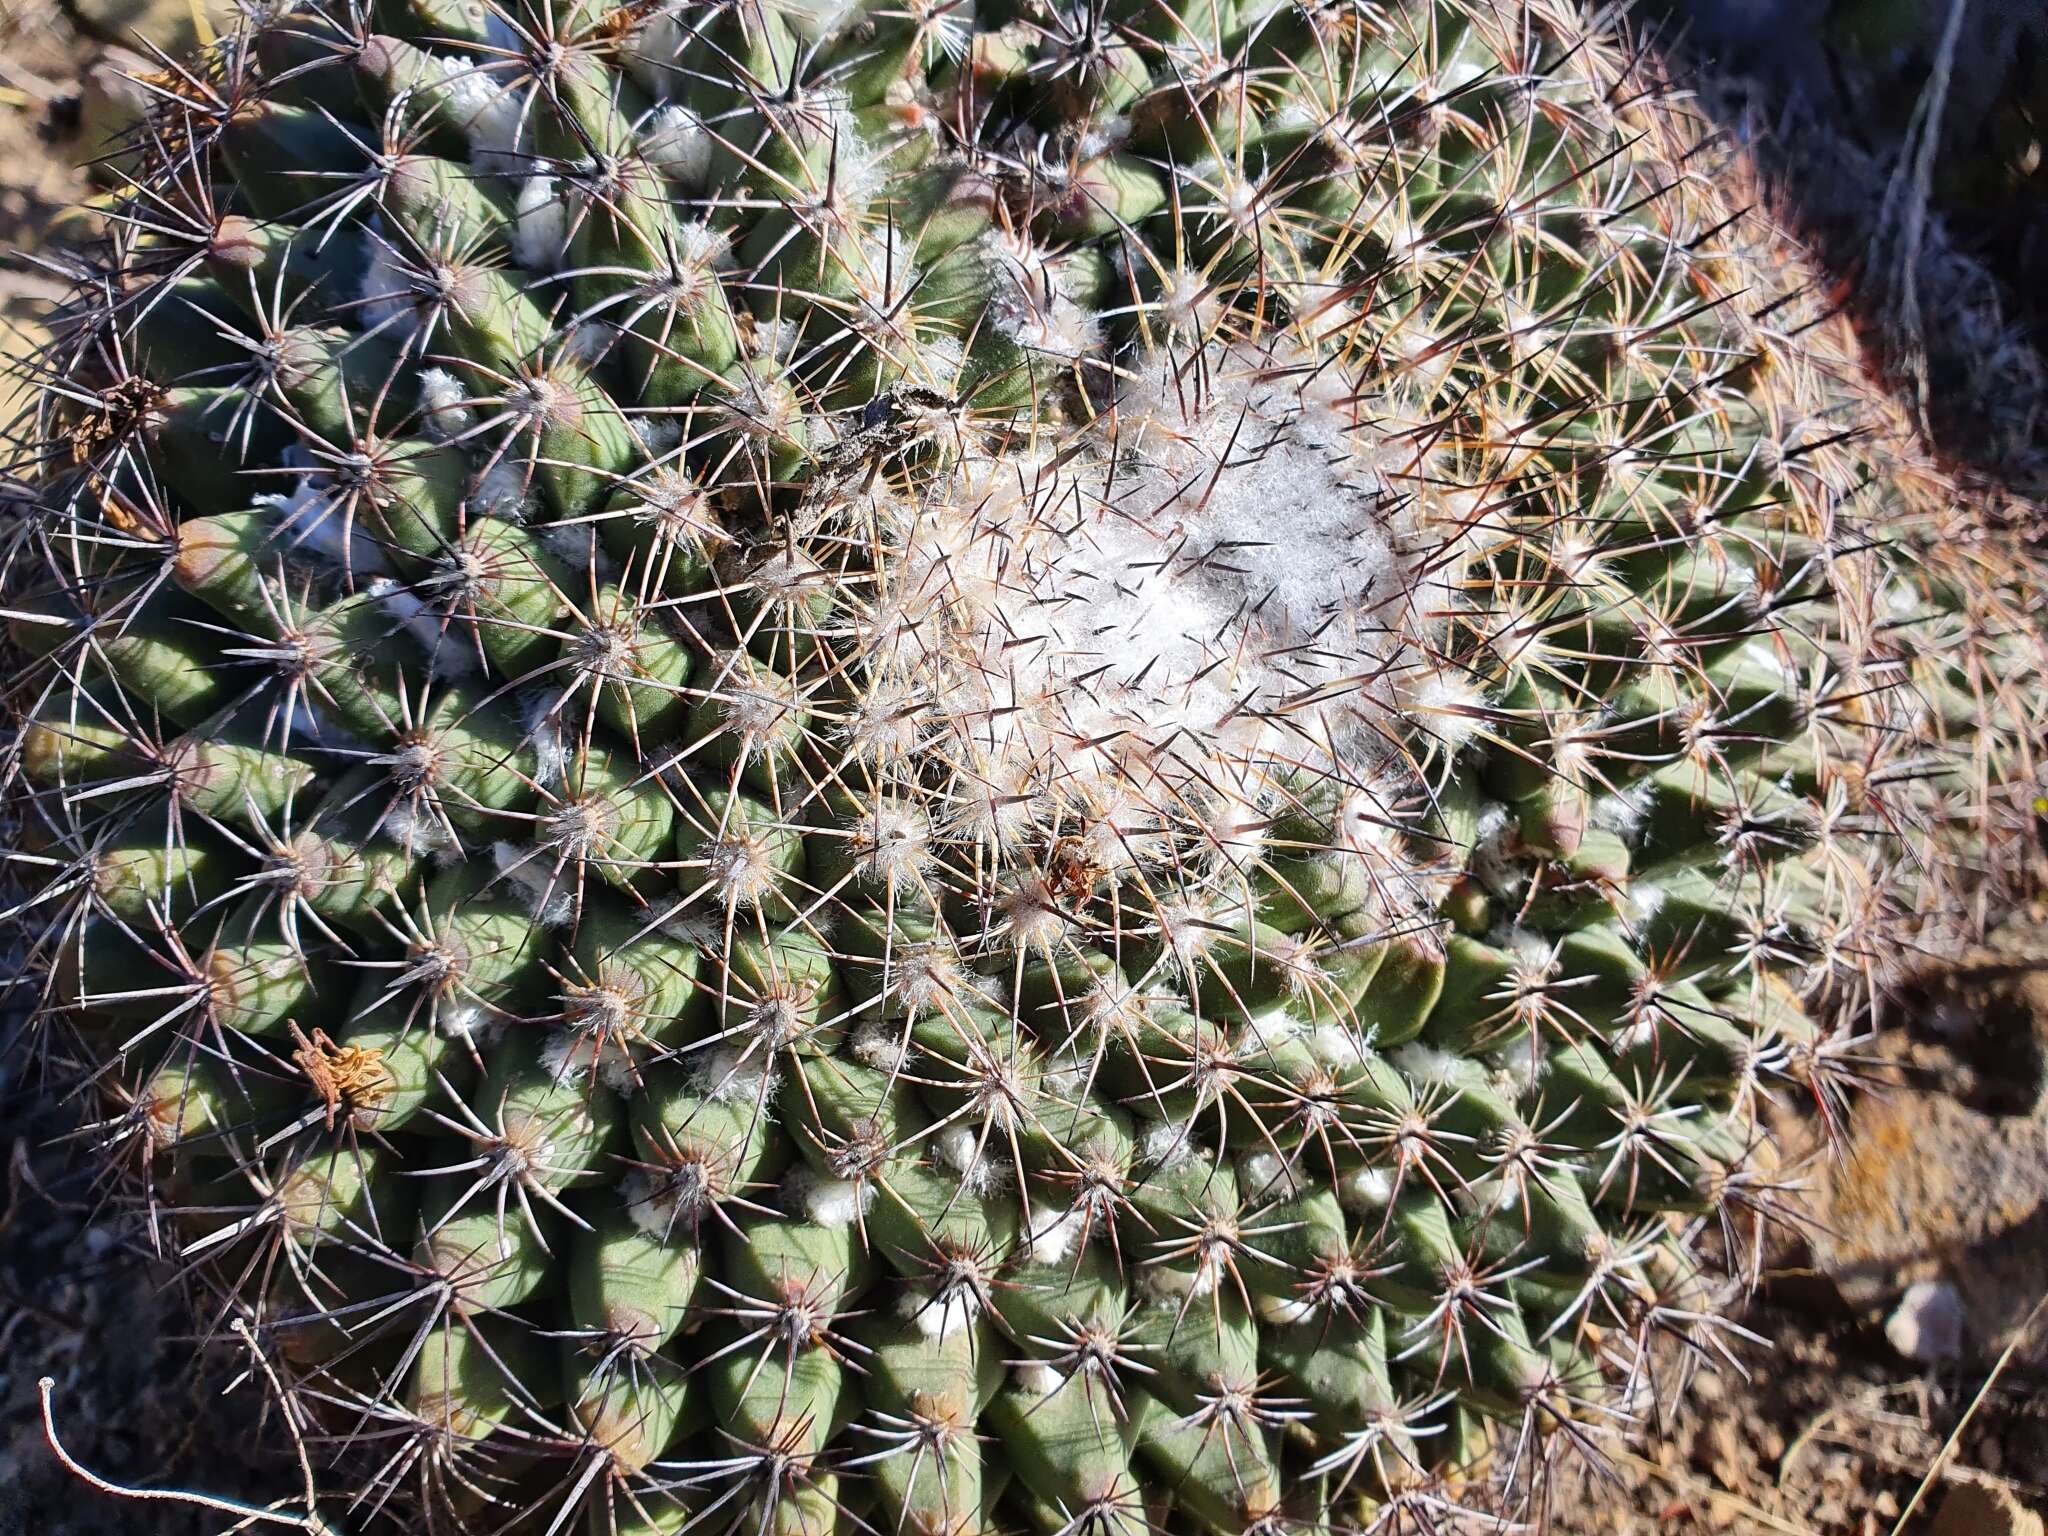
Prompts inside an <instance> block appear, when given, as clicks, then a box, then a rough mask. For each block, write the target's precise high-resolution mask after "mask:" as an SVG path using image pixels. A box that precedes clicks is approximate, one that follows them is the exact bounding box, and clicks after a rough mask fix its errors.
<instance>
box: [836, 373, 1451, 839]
mask: <svg viewBox="0 0 2048 1536" xmlns="http://www.w3.org/2000/svg"><path fill="white" fill-rule="evenodd" d="M1358 394H1359V386H1358V384H1357V383H1356V381H1355V380H1354V379H1353V378H1351V377H1350V376H1349V375H1348V374H1347V373H1346V372H1345V371H1343V370H1341V369H1339V368H1337V367H1334V366H1328V365H1325V364H1322V363H1319V362H1318V361H1317V360H1316V359H1315V358H1314V357H1312V356H1310V355H1309V354H1307V353H1306V352H1299V351H1293V350H1285V351H1272V350H1268V351H1254V350H1252V349H1251V348H1249V347H1245V346H1241V345H1225V344H1212V345H1211V346H1209V347H1207V348H1206V349H1204V350H1202V351H1199V352H1197V353H1195V354H1193V355H1192V356H1178V357H1175V356H1169V355H1166V354H1160V355H1157V356H1154V357H1152V358H1150V359H1148V360H1146V361H1144V362H1143V363H1141V364H1140V365H1139V366H1138V367H1137V368H1136V369H1135V370H1134V371H1132V372H1131V373H1130V374H1129V376H1128V377H1126V378H1125V379H1124V380H1123V383H1122V388H1121V390H1120V392H1118V393H1117V394H1116V396H1115V398H1114V399H1113V401H1112V402H1111V403H1110V405H1109V406H1108V408H1107V409H1105V410H1104V411H1103V412H1102V413H1101V414H1100V415H1099V416H1098V417H1097V418H1096V420H1095V421H1094V423H1093V424H1092V425H1091V426H1090V427H1089V428H1087V429H1086V430H1085V432H1084V433H1083V435H1082V437H1081V439H1080V441H1079V444H1078V451H1068V452H1065V453H1062V454H1059V455H1058V456H1052V455H1050V454H1048V453H1047V452H1046V447H1047V446H1050V445H1049V444H1048V445H1042V446H1039V447H1037V448H1036V449H1035V451H1034V449H1033V448H1032V447H1031V446H1030V445H1025V446H1023V447H1020V446H1019V445H1018V444H1016V443H1014V442H1011V443H1006V444H1004V445H1003V446H1002V448H1001V449H1000V451H998V452H995V453H992V454H987V455H982V454H977V453H975V452H972V451H970V452H969V453H968V454H966V455H965V456H963V458H962V459H961V461H960V462H959V463H958V464H957V466H956V467H955V469H954V470H953V472H952V473H950V474H949V475H948V476H946V477H943V478H942V479H941V480H940V481H939V483H938V484H937V485H936V486H935V487H934V488H933V489H932V490H931V491H930V492H928V493H927V494H926V495H924V496H922V497H921V498H919V499H918V500H916V501H915V502H893V503H892V502H889V501H887V500H881V501H878V502H877V503H876V507H877V515H878V516H879V517H881V518H882V519H883V520H884V521H885V522H890V521H893V522H894V523H895V524H896V525H897V526H896V529H895V535H896V538H897V541H898V547H897V548H896V549H895V550H894V551H893V553H892V556H891V558H890V559H889V560H888V561H887V562H886V564H885V569H884V570H883V572H882V573H881V579H880V581H879V583H878V586H877V590H876V594H875V597H874V599H873V601H872V604H871V606H870V610H869V612H868V613H867V615H866V616H865V622H864V624H863V626H862V636H861V638H862V642H863V644H864V646H865V649H866V651H867V660H868V662H869V665H870V669H871V671H872V672H873V673H874V674H875V675H876V676H877V677H878V679H879V680H880V683H879V685H880V686H882V687H884V688H887V687H889V686H890V684H891V681H892V680H894V681H896V682H900V683H901V684H902V685H903V686H904V688H906V689H912V690H919V689H921V690H924V691H925V692H926V693H927V694H928V695H929V696H930V702H931V703H932V705H933V708H932V709H931V711H930V712H929V718H931V719H933V720H936V721H939V722H942V723H941V724H940V725H938V726H937V727H936V729H937V730H938V731H939V732H940V733H942V739H941V740H940V741H939V742H937V743H934V745H935V746H937V747H938V748H939V749H940V750H943V751H946V752H949V753H951V754H952V756H953V760H954V762H955V765H956V768H957V771H958V780H959V783H960V784H961V785H962V786H963V787H962V790H961V796H962V798H963V800H966V801H970V802H973V801H979V802H981V803H982V804H983V806H984V807H985V810H984V813H983V817H982V819H983V821H984V825H983V827H982V828H981V831H982V832H983V833H984V835H987V834H993V835H995V836H997V837H999V838H1000V837H1003V836H1006V835H1010V834H1013V833H1015V832H1017V831H1019V830H1021V829H1022V827H1023V826H1024V825H1025V824H1026V822H1027V821H1030V820H1035V819H1036V818H1039V817H1043V816H1046V814H1047V813H1046V810H1045V807H1047V806H1050V807H1051V811H1050V817H1049V819H1050V821H1051V822H1052V823H1053V824H1056V825H1057V826H1058V829H1059V830H1060V831H1062V832H1071V833H1076V834H1082V835H1086V834H1088V833H1091V832H1099V833H1102V834H1103V835H1101V836H1096V837H1092V838H1090V839H1089V849H1090V853H1091V856H1093V857H1098V858H1102V859H1104V860H1105V861H1107V862H1115V860H1114V854H1115V852H1116V849H1117V848H1118V847H1119V845H1121V846H1124V847H1129V846H1132V845H1134V844H1135V843H1138V842H1141V841H1142V840H1143V839H1144V838H1145V837H1146V836H1147V835H1155V836H1156V835H1157V834H1158V833H1159V832H1160V831H1161V830H1162V829H1165V830H1177V831H1183V832H1193V833H1195V834H1196V836H1197V837H1198V838H1199V837H1204V836H1207V835H1208V834H1210V833H1211V832H1213V831H1214V829H1215V827H1216V826H1217V825H1219V824H1235V823H1237V822H1244V823H1246V824H1247V825H1250V824H1254V823H1256V822H1257V821H1258V820H1259V819H1260V818H1261V817H1262V816H1264V815H1268V814H1270V813H1271V811H1272V810H1273V809H1274V808H1275V794H1274V789H1273V786H1275V785H1276V784H1278V783H1280V782H1282V781H1284V780H1285V779H1287V778H1288V777H1289V776H1290V775H1291V774H1292V773H1293V772H1294V771H1295V770H1297V769H1299V768H1303V767H1306V768H1312V769H1314V770H1317V771H1319V772H1323V773H1334V774H1335V775H1336V776H1337V777H1339V778H1340V779H1342V780H1344V781H1347V782H1351V783H1355V784H1359V785H1362V786H1375V785H1380V784H1383V783H1384V782H1385V780H1386V779H1387V778H1388V776H1389V761H1390V757H1391V754H1392V748H1391V747H1390V745H1389V743H1390V742H1391V741H1393V740H1394V739H1396V738H1397V736H1398V735H1399V728H1398V718H1399V716H1400V713H1401V711H1402V710H1403V709H1404V707H1405V705H1406V700H1407V698H1408V697H1409V696H1410V695H1412V694H1413V693H1414V692H1415V691H1416V690H1417V689H1426V688H1438V689H1440V690H1444V691H1448V690H1449V688H1450V685H1448V684H1443V683H1440V682H1438V681H1437V679H1438V678H1439V675H1440V674H1439V673H1438V670H1437V665H1436V662H1435V659H1434V658H1435V655H1436V651H1437V647H1436V646H1435V645H1434V644H1433V643H1432V642H1433V631H1432V625H1433V623H1434V622H1435V621H1434V620H1433V619H1432V618H1431V616H1430V615H1429V613H1427V612H1426V611H1424V605H1423V604H1421V603H1419V602H1418V599H1417V586H1418V582H1419V581H1420V580H1421V579H1422V561H1423V560H1424V559H1425V558H1427V557H1428V556H1429V555H1431V554H1433V553H1434V552H1433V551H1424V550H1422V549H1421V546H1422V545H1423V543H1424V540H1423V539H1422V538H1421V537H1420V534H1419V529H1420V525H1421V523H1422V521H1423V518H1422V515H1421V514H1420V513H1419V512H1418V511H1417V504H1416V502H1415V500H1414V498H1413V497H1412V496H1411V495H1409V494H1408V493H1407V491H1406V490H1405V489H1404V488H1403V487H1402V486H1401V485H1400V484H1399V483H1398V482H1397V481H1396V480H1395V479H1393V478H1391V477H1390V476H1389V475H1388V474H1387V472H1386V469H1385V460H1386V457H1387V455H1386V453H1385V450H1384V445H1381V444H1379V443H1378V442H1377V441H1376V440H1375V437H1374V434H1373V432H1372V430H1371V427H1370V423H1369V418H1367V417H1366V416H1365V414H1364V412H1363V411H1362V410H1361V409H1360V407H1359V405H1358V404H1357V396H1358ZM1430 579H1431V580H1434V581H1438V582H1441V581H1442V580H1443V579H1444V578H1443V575H1442V572H1441V570H1440V569H1438V570H1436V571H1434V572H1433V574H1432V575H1431V577H1430ZM1397 776H1398V775H1397ZM1034 807H1035V809H1034ZM1359 841H1360V844H1361V846H1360V847H1358V848H1357V849H1354V850H1352V851H1356V852H1360V853H1364V854H1367V855H1369V856H1375V857H1386V858H1389V859H1391V858H1392V857H1393V853H1392V849H1391V840H1390V839H1387V838H1384V837H1366V838H1363V839H1361V840H1359Z"/></svg>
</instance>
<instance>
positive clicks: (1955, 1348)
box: [1884, 1280, 1963, 1365]
mask: <svg viewBox="0 0 2048 1536" xmlns="http://www.w3.org/2000/svg"><path fill="white" fill-rule="evenodd" d="M1884 1336H1885V1337H1886V1338H1887V1339H1889V1340H1890V1341H1891V1346H1892V1348H1893V1349H1896V1350H1897V1351H1898V1352H1899V1353H1900V1354H1902V1355H1904V1356H1905V1357H1906V1358H1907V1359H1908V1360H1917V1361H1919V1362H1920V1363H1921V1364H1922V1365H1938V1364H1940V1363H1941V1362H1943V1361H1946V1360H1953V1359H1955V1358H1956V1357H1957V1356H1958V1355H1960V1354H1961V1353H1962V1352H1963V1299H1962V1297H1961V1296H1960V1295H1958V1294H1957V1292H1956V1288H1955V1287H1954V1286H1952V1285H1950V1284H1949V1283H1948V1282H1947V1281H1946V1280H1922V1281H1920V1282H1919V1283H1917V1284H1915V1285H1911V1286H1908V1287H1907V1288H1906V1294H1905V1295H1904V1296H1901V1297H1900V1298H1899V1304H1898V1306H1897V1307H1896V1308H1894V1309H1893V1311H1892V1315H1891V1316H1890V1317H1888V1318H1886V1319H1885V1324H1884Z"/></svg>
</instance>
